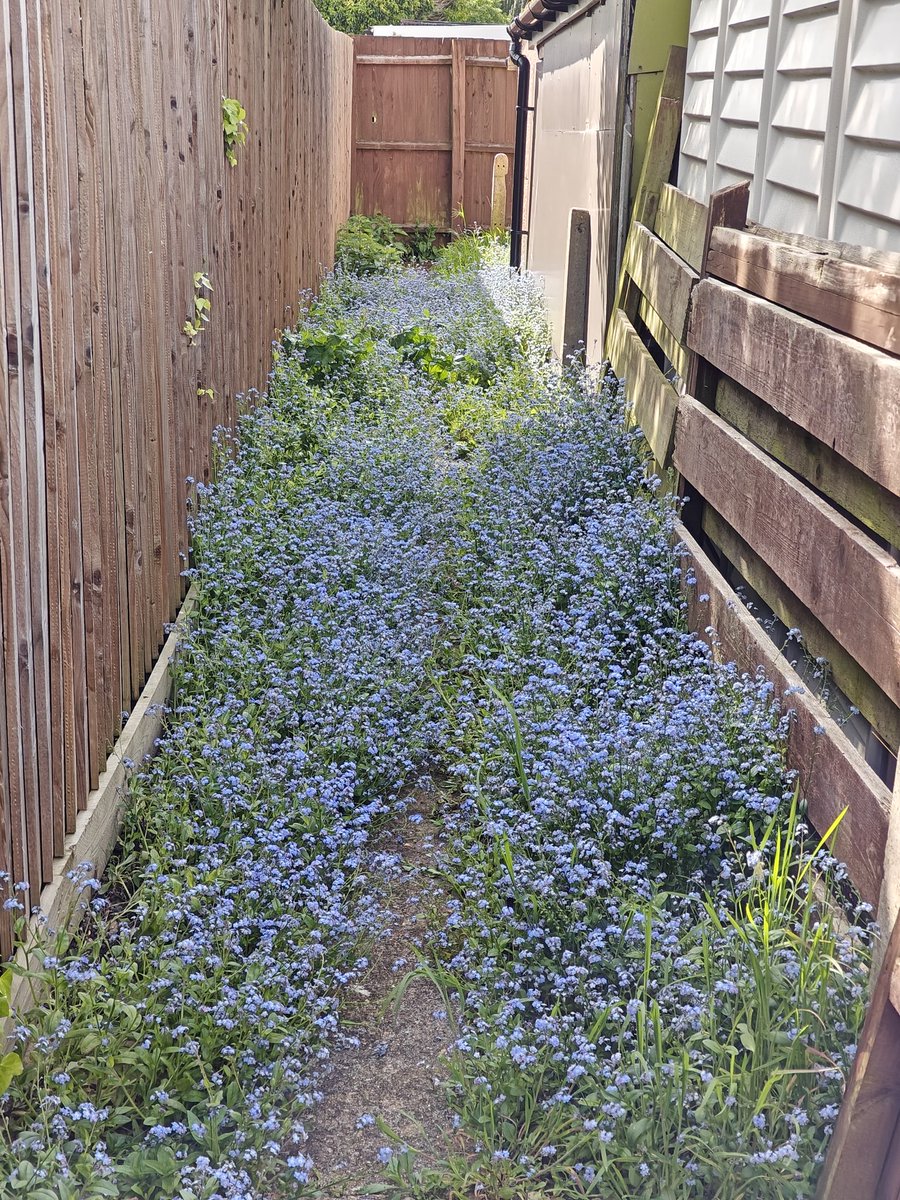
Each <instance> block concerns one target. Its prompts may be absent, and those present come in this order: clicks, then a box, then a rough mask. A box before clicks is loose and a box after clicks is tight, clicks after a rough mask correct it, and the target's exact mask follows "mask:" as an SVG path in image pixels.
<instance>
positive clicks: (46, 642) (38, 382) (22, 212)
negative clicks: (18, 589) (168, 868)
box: [10, 2, 58, 889]
mask: <svg viewBox="0 0 900 1200" xmlns="http://www.w3.org/2000/svg"><path fill="white" fill-rule="evenodd" d="M39 15H40V14H39V11H38V10H37V9H35V8H33V7H31V6H26V5H25V4H24V3H21V2H20V3H14V4H12V5H10V24H11V33H12V52H13V53H12V62H13V84H14V109H15V116H16V131H15V139H16V174H17V193H18V204H17V211H18V220H19V269H20V275H19V279H20V286H21V305H22V308H21V313H22V338H21V363H20V369H21V378H22V384H23V390H24V399H25V408H24V416H25V426H24V430H25V480H26V489H27V491H26V504H27V525H26V531H27V538H28V556H29V576H30V584H31V595H30V603H31V629H32V639H33V644H32V648H31V665H32V671H33V676H32V683H31V688H32V695H33V700H34V724H35V748H36V758H37V763H36V765H37V778H38V805H39V812H38V814H37V830H36V837H37V839H38V845H37V847H36V851H35V862H36V863H39V873H38V874H36V875H35V874H32V877H31V881H32V886H33V887H35V888H36V889H39V888H40V887H41V885H42V883H43V881H44V880H45V879H49V877H50V875H51V873H52V870H53V741H54V726H53V723H52V716H51V713H52V701H51V695H50V658H49V653H50V616H51V612H52V607H51V601H50V597H49V578H48V561H49V547H48V538H47V535H48V526H47V487H48V477H47V433H46V431H45V424H44V405H45V377H44V363H43V360H42V356H41V349H42V347H41V318H42V316H43V317H44V318H45V319H47V320H49V311H48V297H47V293H46V209H45V206H44V202H43V195H42V189H43V186H44V185H43V174H44V166H43V132H44V131H43V119H42V118H43V97H42V94H41V78H40V47H41V37H40V22H39ZM50 375H51V379H52V369H51V372H50ZM50 387H51V392H52V382H51V384H50ZM53 437H54V433H53V431H52V430H51V432H50V438H51V448H52V446H53V442H52V439H53ZM55 611H56V612H57V613H58V602H57V605H56V610H55Z"/></svg>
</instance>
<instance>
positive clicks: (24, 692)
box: [0, 5, 43, 903]
mask: <svg viewBox="0 0 900 1200" xmlns="http://www.w3.org/2000/svg"><path fill="white" fill-rule="evenodd" d="M11 17H12V15H11V13H10V7H9V5H4V6H3V9H2V10H0V29H2V32H3V45H4V47H5V48H6V52H5V53H4V54H3V55H2V56H0V164H2V170H0V235H2V239H3V241H2V273H3V296H2V299H3V311H2V313H0V320H2V322H3V326H2V329H0V335H2V338H0V340H2V343H3V346H4V348H5V363H4V366H5V371H6V377H7V393H6V395H7V400H8V403H7V406H6V408H5V410H4V412H3V414H2V415H3V419H4V424H5V428H3V429H2V430H0V438H2V439H3V441H2V444H0V475H2V484H3V493H2V494H0V507H2V509H3V513H2V521H0V538H2V539H3V545H2V547H0V586H2V588H3V606H4V631H5V632H6V635H7V640H6V642H5V644H4V648H3V649H4V653H5V654H6V683H7V720H8V721H9V726H8V737H9V741H10V743H11V746H12V754H11V756H10V759H11V762H10V766H11V775H13V776H14V777H13V778H11V779H10V792H11V798H12V802H13V805H14V813H13V819H12V822H11V840H12V867H13V876H14V878H15V879H16V880H18V881H27V882H28V883H29V884H30V885H31V888H32V889H33V891H32V892H31V894H30V896H29V897H28V898H29V899H30V900H31V902H32V903H33V902H34V897H35V896H36V894H37V889H38V888H39V887H40V878H41V860H40V782H39V774H38V741H37V728H36V724H35V709H34V646H35V641H36V637H35V631H34V629H33V627H32V606H31V596H32V577H31V559H30V553H29V549H30V547H29V541H30V529H29V522H28V457H29V446H28V422H29V417H28V408H29V404H33V398H32V397H30V396H29V383H28V380H27V379H26V367H27V363H26V359H27V356H28V354H29V353H30V351H29V347H28V343H27V337H28V331H27V324H28V322H29V320H30V313H29V311H28V307H27V286H28V285H27V281H25V285H24V286H25V289H26V290H25V294H24V295H23V279H22V265H21V263H22V260H21V249H20V237H21V227H20V224H19V213H18V206H19V192H18V189H19V176H18V164H17V162H16V151H17V146H16V80H17V71H18V75H19V78H21V62H20V61H19V59H20V55H21V48H20V46H17V45H14V44H13V25H12V19H11ZM23 300H24V301H25V304H24V306H23ZM35 549H36V551H37V553H38V554H41V553H42V552H43V547H40V546H39V547H36V548H35ZM13 760H15V761H13Z"/></svg>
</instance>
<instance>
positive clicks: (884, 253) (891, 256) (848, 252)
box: [747, 221, 900, 275]
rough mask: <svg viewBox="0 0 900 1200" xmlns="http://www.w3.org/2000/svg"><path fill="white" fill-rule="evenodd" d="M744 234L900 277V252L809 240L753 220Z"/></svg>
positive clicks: (815, 239) (801, 234) (825, 240)
mask: <svg viewBox="0 0 900 1200" xmlns="http://www.w3.org/2000/svg"><path fill="white" fill-rule="evenodd" d="M747 232H748V233H753V234H755V235H756V236H757V237H762V238H769V239H771V240H772V241H776V242H782V243H783V244H784V245H785V246H796V247H797V248H798V249H800V250H807V251H808V252H809V253H810V254H827V255H829V256H831V257H832V258H840V259H842V260H843V261H844V262H848V263H857V264H858V265H859V266H861V267H872V268H873V269H874V270H876V271H887V272H888V273H889V274H890V275H900V253H898V252H897V251H896V250H876V249H875V248H874V247H873V246H857V245H854V244H853V243H851V242H833V241H828V240H827V239H825V238H817V237H811V236H810V235H809V234H805V233H790V232H788V231H787V230H784V229H772V228H770V227H769V226H768V225H760V224H758V223H757V222H756V221H748V222H747Z"/></svg>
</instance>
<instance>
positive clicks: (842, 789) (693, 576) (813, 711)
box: [676, 525, 891, 1200]
mask: <svg viewBox="0 0 900 1200" xmlns="http://www.w3.org/2000/svg"><path fill="white" fill-rule="evenodd" d="M676 536H677V538H678V540H679V541H680V542H681V543H683V544H684V547H685V549H686V552H687V555H688V557H689V559H690V570H689V571H686V572H685V574H686V576H687V578H688V580H689V582H688V584H687V586H686V588H685V592H686V596H687V602H688V623H689V625H690V627H691V629H693V630H694V631H695V632H696V633H698V634H699V635H700V636H701V637H702V638H703V639H704V641H706V642H707V643H709V644H710V646H711V647H712V649H713V652H714V654H715V656H716V657H717V658H718V659H720V660H721V661H724V662H734V663H736V664H737V665H738V667H739V668H740V669H741V670H742V671H747V672H748V673H749V674H751V675H752V674H755V673H756V671H757V670H758V669H759V668H762V670H763V671H764V672H765V674H766V676H767V678H768V679H769V680H771V682H772V683H773V684H774V686H775V691H776V695H777V697H778V698H779V700H780V702H781V704H782V706H783V708H784V709H785V710H790V711H793V713H794V718H793V721H792V723H791V728H790V734H789V738H788V763H789V765H790V766H791V767H793V768H795V769H796V770H797V772H798V778H799V783H800V790H801V793H802V795H803V797H804V798H805V800H806V802H807V806H808V811H809V817H810V821H811V822H812V824H813V826H814V827H815V828H816V829H817V830H819V831H820V832H822V833H824V831H825V830H826V829H828V828H829V827H830V825H831V824H832V822H833V821H834V820H835V818H836V817H837V816H838V815H839V814H840V813H841V812H842V810H843V809H845V808H846V809H847V813H846V815H845V817H844V819H843V820H842V821H841V824H840V826H839V828H838V830H837V833H836V834H835V837H834V840H833V843H832V848H833V850H834V853H835V854H836V855H837V856H838V857H839V858H840V859H841V860H842V861H843V862H845V863H846V864H847V868H848V871H849V873H850V878H851V879H852V880H853V884H854V886H855V887H856V889H857V891H858V892H859V894H860V896H861V897H862V898H863V899H865V900H867V901H868V902H869V903H870V904H873V905H876V904H877V903H878V897H879V894H880V891H881V882H882V864H883V861H884V848H885V840H886V837H887V825H888V815H889V812H890V806H891V795H890V792H889V791H888V789H887V788H886V787H885V785H884V784H883V783H882V782H881V780H880V779H879V778H878V776H877V775H876V774H875V772H874V771H872V770H871V768H870V767H869V766H868V765H867V764H866V762H865V760H864V759H863V757H862V755H860V754H859V753H858V751H857V750H856V749H854V747H853V746H852V745H851V743H850V742H849V741H848V739H847V738H846V736H845V735H844V734H843V733H842V732H841V730H840V728H839V727H838V725H837V724H836V723H835V721H834V720H833V719H832V718H831V717H830V716H829V714H828V713H827V712H826V710H825V708H824V706H823V705H822V704H820V703H819V701H818V700H817V699H816V698H815V697H814V696H811V695H810V694H809V691H808V689H807V688H806V687H805V686H804V684H803V681H802V680H801V679H800V677H799V675H798V674H797V673H796V671H795V670H794V669H793V667H791V666H790V665H789V664H788V662H787V660H786V659H785V658H784V656H783V655H782V654H780V653H779V652H778V649H777V647H776V646H775V645H774V643H773V642H771V641H770V640H769V638H768V637H767V636H766V634H765V632H764V630H763V629H762V628H761V627H760V625H759V624H758V623H757V622H756V621H755V620H754V619H753V617H752V616H751V614H750V613H749V612H748V611H747V609H746V607H745V606H744V604H743V603H742V601H741V600H740V598H739V597H738V595H737V594H736V593H735V591H734V590H733V589H732V588H731V587H729V586H728V584H727V583H726V581H725V579H724V578H723V576H722V575H721V573H720V572H719V571H718V570H717V569H716V567H715V566H714V565H713V563H712V562H711V561H710V559H709V556H708V555H707V554H705V553H704V552H703V551H702V550H701V549H700V546H699V544H698V543H697V542H696V541H695V540H694V538H692V537H691V535H690V534H689V533H688V531H687V530H686V529H685V528H684V526H683V525H679V527H678V529H677V531H676ZM691 581H693V582H691ZM847 1194H848V1193H844V1195H841V1196H840V1200H844V1196H845V1195H847ZM838 1196H839V1193H835V1200H838Z"/></svg>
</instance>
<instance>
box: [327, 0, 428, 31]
mask: <svg viewBox="0 0 900 1200" xmlns="http://www.w3.org/2000/svg"><path fill="white" fill-rule="evenodd" d="M317 7H318V9H319V12H320V13H321V14H322V16H323V17H324V18H325V20H326V21H327V22H328V24H329V25H331V26H332V27H333V28H334V29H342V30H343V31H344V33H351V34H356V33H365V32H366V30H367V29H370V28H371V27H372V26H373V25H397V24H400V23H401V22H403V21H425V20H427V19H428V17H429V16H430V14H431V2H430V0H317Z"/></svg>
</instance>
